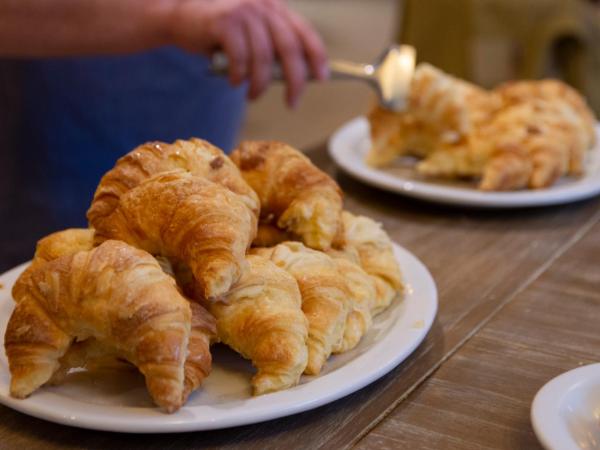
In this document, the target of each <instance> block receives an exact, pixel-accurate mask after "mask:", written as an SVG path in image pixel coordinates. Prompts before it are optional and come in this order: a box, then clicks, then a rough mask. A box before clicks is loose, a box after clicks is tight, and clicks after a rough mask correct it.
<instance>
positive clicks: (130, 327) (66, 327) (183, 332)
mask: <svg viewBox="0 0 600 450" xmlns="http://www.w3.org/2000/svg"><path fill="white" fill-rule="evenodd" d="M199 312H201V310H199V309H196V313H199ZM206 314H207V313H206ZM201 321H202V323H203V324H204V323H210V319H209V318H207V319H206V320H204V319H202V320H201ZM203 327H204V325H202V326H200V325H198V326H196V330H195V333H205V334H207V335H208V336H207V337H206V339H205V338H202V340H203V341H205V340H207V339H210V336H209V335H210V330H209V329H208V328H210V326H207V327H206V328H207V329H204V328H203ZM197 337H198V336H197V335H196V337H194V336H193V335H192V307H191V306H190V303H189V302H188V301H187V300H186V299H185V298H184V297H182V296H181V294H180V293H179V291H178V289H177V287H176V284H175V281H174V280H173V279H172V278H171V277H169V276H168V275H166V274H165V273H164V272H163V271H162V269H161V268H160V266H159V265H158V263H157V262H156V260H155V259H154V258H153V257H152V256H151V255H149V254H148V253H146V252H144V251H142V250H138V249H135V248H133V247H131V246H129V245H127V244H125V243H123V242H118V241H107V242H105V243H103V244H102V245H100V246H99V247H98V248H95V249H93V250H90V251H81V252H78V253H75V254H71V255H67V256H62V257H60V258H58V259H55V260H53V261H49V262H47V263H46V264H44V265H43V266H41V267H40V268H39V269H37V270H35V271H34V272H33V273H32V275H31V277H30V282H29V283H28V286H27V290H26V291H25V292H24V295H23V297H22V298H19V299H18V300H17V304H16V307H15V310H14V311H13V314H12V315H11V317H10V320H9V322H8V326H7V329H6V335H5V341H4V342H5V349H6V355H7V357H8V362H9V367H10V372H11V376H12V378H11V385H10V392H11V395H13V396H15V397H18V398H23V397H26V396H28V395H29V394H31V393H32V392H33V391H35V390H36V389H37V388H39V387H40V386H42V385H43V384H45V383H46V382H47V381H49V380H50V379H51V377H52V376H53V374H54V373H55V372H56V371H57V370H60V364H61V358H62V357H63V356H64V355H65V354H66V353H67V351H68V350H69V348H70V347H71V345H72V344H73V343H75V342H79V341H86V340H88V339H95V340H96V341H97V345H96V344H90V347H89V348H88V349H87V350H86V349H84V350H82V353H83V354H84V355H85V354H87V353H89V352H91V350H90V349H91V348H93V349H94V351H96V352H97V351H100V352H102V347H104V348H105V349H110V351H109V352H108V354H109V357H111V356H114V355H118V357H119V358H122V359H124V360H127V361H129V362H130V363H132V364H133V365H135V366H136V367H137V368H138V369H139V370H140V372H141V373H142V374H143V375H144V376H145V379H146V386H147V388H148V391H149V392H150V395H151V396H152V399H153V400H154V401H155V403H156V404H157V405H159V406H161V407H163V408H164V409H165V410H166V411H168V412H173V411H175V410H177V409H178V408H179V407H180V406H181V405H182V404H183V403H184V402H185V400H186V396H187V393H188V392H187V391H188V390H191V389H192V388H193V387H194V386H197V384H198V383H199V381H201V380H202V379H203V378H204V376H205V374H206V372H207V371H208V367H209V366H210V354H209V353H208V349H207V348H203V346H202V345H196V344H198V342H197V339H196V342H194V346H192V345H191V344H192V342H193V341H194V339H195V338H197ZM78 350H79V349H77V350H76V351H78ZM199 350H203V351H205V352H206V353H205V354H203V355H197V354H193V353H194V352H197V351H199ZM188 352H190V353H192V354H193V355H192V357H191V358H190V357H188V356H187V354H188ZM73 355H75V353H74V354H72V356H73ZM186 358H187V359H188V360H190V359H191V361H192V363H191V364H189V365H188V366H187V367H186V369H187V370H189V371H190V373H189V374H188V376H186V374H185V371H184V365H185V363H186ZM68 359H69V358H66V360H63V361H62V363H63V364H65V363H66V364H68V363H69V362H68ZM186 380H189V381H188V388H189V389H186V386H185V382H186Z"/></svg>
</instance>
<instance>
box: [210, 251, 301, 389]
mask: <svg viewBox="0 0 600 450" xmlns="http://www.w3.org/2000/svg"><path fill="white" fill-rule="evenodd" d="M248 263H249V269H248V270H247V271H246V272H245V273H244V274H243V275H242V278H241V279H240V280H239V281H238V282H237V283H236V284H235V285H234V286H233V287H232V289H231V291H230V292H229V293H228V294H227V296H226V299H225V302H215V303H211V304H209V305H208V308H209V310H210V312H212V313H213V314H214V316H215V318H216V320H217V330H218V336H219V340H220V341H221V342H223V343H224V344H226V345H228V346H229V347H231V348H233V349H234V350H235V351H236V352H238V353H240V354H241V355H242V356H243V357H244V358H247V359H249V360H251V361H252V364H253V365H254V366H255V367H256V369H257V372H256V375H255V376H254V377H253V378H252V387H253V392H254V395H260V394H265V393H267V392H273V391H279V390H281V389H286V388H288V387H291V386H294V385H296V384H298V380H299V379H300V375H302V372H303V371H304V369H305V368H306V364H307V362H308V351H307V348H306V339H307V335H308V323H307V320H306V318H305V317H304V314H303V313H302V309H301V306H302V300H301V297H300V291H299V289H298V285H297V283H296V281H295V280H294V278H293V277H292V276H291V275H290V274H288V273H287V272H286V271H285V270H283V269H280V268H279V267H277V266H276V265H275V264H273V263H272V262H270V261H269V260H267V259H266V258H264V257H262V256H259V255H249V256H248Z"/></svg>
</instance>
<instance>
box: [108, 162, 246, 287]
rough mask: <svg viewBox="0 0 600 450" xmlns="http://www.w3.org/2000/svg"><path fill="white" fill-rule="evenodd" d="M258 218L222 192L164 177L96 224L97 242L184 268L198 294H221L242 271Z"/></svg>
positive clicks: (179, 175)
mask: <svg viewBox="0 0 600 450" xmlns="http://www.w3.org/2000/svg"><path fill="white" fill-rule="evenodd" d="M255 234H256V217H255V216H254V215H253V214H252V212H250V210H249V209H248V208H247V207H246V206H245V205H244V203H243V202H242V201H241V200H240V196H238V195H236V194H233V193H232V192H230V191H228V190H227V189H225V188H223V187H222V186H220V185H218V184H215V183H213V182H211V181H208V180H205V179H202V178H198V177H194V176H192V175H190V174H189V173H186V172H184V171H181V170H179V171H172V172H165V173H163V174H159V175H156V176H154V177H152V178H149V179H148V180H145V181H143V182H142V183H141V184H140V185H139V186H137V187H136V188H134V189H132V190H130V191H128V192H126V193H125V194H123V195H122V196H121V197H120V199H119V203H118V205H117V207H116V208H115V209H114V211H113V212H112V213H111V214H110V215H109V216H107V217H106V218H105V219H104V220H102V221H101V222H98V223H96V239H97V240H99V241H101V240H104V239H120V240H123V241H125V242H127V243H129V244H131V245H133V246H135V247H138V248H141V249H144V250H146V251H148V252H150V253H152V254H160V255H163V256H166V257H168V258H172V259H175V260H181V261H182V262H184V263H185V264H187V265H188V266H189V267H190V268H191V270H192V273H193V274H194V277H195V278H196V280H197V281H198V285H199V289H200V294H201V295H202V297H204V298H206V299H215V298H218V297H220V296H222V295H223V294H225V293H226V292H227V291H228V290H229V288H230V287H231V285H233V283H235V282H236V281H237V280H238V279H239V277H240V276H241V274H242V271H243V270H244V269H245V265H246V260H245V258H244V256H245V254H246V250H247V249H248V247H249V246H250V244H251V242H252V239H253V238H254V236H255Z"/></svg>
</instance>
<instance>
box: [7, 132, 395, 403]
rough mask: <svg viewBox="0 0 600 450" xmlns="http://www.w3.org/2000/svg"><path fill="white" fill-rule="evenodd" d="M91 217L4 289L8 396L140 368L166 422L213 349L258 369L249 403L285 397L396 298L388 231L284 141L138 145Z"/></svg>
mask: <svg viewBox="0 0 600 450" xmlns="http://www.w3.org/2000/svg"><path fill="white" fill-rule="evenodd" d="M87 217H88V220H89V224H90V228H89V229H69V230H65V231H61V232H57V233H54V234H52V235H49V236H47V237H45V238H43V239H41V240H40V241H39V242H38V245H37V248H36V252H35V256H34V259H33V261H32V264H31V265H30V266H29V267H28V268H27V269H26V270H25V271H24V272H23V273H22V275H21V276H20V278H19V279H18V280H17V282H16V283H15V285H14V287H13V297H14V299H15V302H16V307H15V310H14V312H13V314H12V316H11V318H10V321H9V323H8V327H7V330H6V335H5V348H6V354H7V356H8V361H9V366H10V372H11V376H12V378H11V387H10V390H11V394H12V395H13V396H15V397H18V398H24V397H26V396H28V395H29V394H31V393H32V392H33V391H35V390H36V389H37V388H39V387H40V386H42V385H44V384H46V383H59V382H61V381H62V380H63V379H64V378H65V376H66V374H67V373H68V372H69V370H70V369H72V368H86V369H89V370H92V369H96V368H107V367H116V366H122V365H126V366H131V365H133V366H135V367H136V368H137V369H138V370H139V371H140V372H141V373H142V374H143V376H144V377H145V380H146V386H147V389H148V392H149V393H150V395H151V397H152V399H153V400H154V402H155V403H156V404H157V405H159V406H160V407H162V408H163V409H164V410H166V411H167V412H173V411H176V410H177V409H179V408H180V407H181V406H182V405H183V404H184V403H185V402H186V400H187V398H188V396H189V395H190V393H191V392H193V391H194V390H195V389H197V388H198V387H199V386H200V384H201V383H202V381H203V379H204V378H205V377H207V376H208V374H209V372H210V369H211V363H212V360H211V354H210V345H211V344H213V343H215V342H222V343H224V344H226V345H228V346H229V347H231V348H232V349H233V350H235V351H236V352H238V353H239V354H240V355H242V356H243V357H244V358H247V359H249V360H251V362H252V364H253V365H254V366H255V368H256V374H255V375H254V377H253V378H252V381H251V383H252V387H253V392H254V394H255V395H258V394H264V393H267V392H273V391H277V390H281V389H285V388H288V387H290V386H293V385H295V384H297V383H298V382H299V379H300V376H301V375H302V374H303V373H304V374H309V375H316V374H318V373H319V372H320V371H321V369H322V368H323V366H324V364H325V363H326V361H327V359H328V358H329V356H330V355H331V354H333V353H340V352H345V351H347V350H350V349H352V348H353V347H355V346H356V345H357V344H358V342H359V341H360V339H361V337H362V336H363V335H364V334H365V333H366V332H367V330H368V329H369V327H370V326H371V323H372V318H373V316H374V315H375V314H378V313H380V312H381V311H383V310H384V309H385V308H386V307H388V306H389V305H390V303H391V302H392V301H393V300H394V299H397V298H398V297H399V294H400V293H401V291H402V281H401V275H400V271H399V268H398V265H397V263H396V260H395V258H394V255H393V251H392V245H391V241H390V239H389V237H388V236H387V235H386V233H385V232H384V231H383V230H382V228H381V226H380V225H379V224H378V223H376V222H374V221H373V220H371V219H369V218H367V217H362V216H355V215H353V214H351V213H349V212H347V211H344V210H343V203H342V192H341V190H340V188H339V187H338V185H337V184H336V183H335V181H333V180H332V179H331V178H330V177H329V176H328V175H326V174H325V173H324V172H322V171H321V170H319V169H318V168H316V167H315V166H314V165H313V164H312V163H311V162H310V160H309V159H308V158H307V157H305V156H304V155H303V154H302V153H300V152H298V151H297V150H295V149H293V148H291V147H289V146H287V145H285V144H283V143H279V142H262V141H261V142H244V143H242V144H241V145H240V147H239V148H238V149H236V150H235V151H234V152H233V153H232V154H231V157H228V156H226V155H225V154H224V153H223V152H222V151H221V150H220V149H218V148H216V147H215V146H213V145H211V144H209V143H208V142H206V141H203V140H200V139H191V140H189V141H183V140H179V141H176V142H174V143H173V144H165V143H159V142H153V143H147V144H144V145H142V146H140V147H138V148H136V149H134V150H133V151H131V152H130V153H129V154H127V155H125V156H124V157H122V158H121V159H119V160H118V161H117V163H116V165H115V167H114V168H113V169H111V170H110V171H109V172H107V173H106V174H105V175H104V177H103V178H102V179H101V181H100V184H99V186H98V188H97V190H96V193H95V195H94V199H93V201H92V204H91V207H90V208H89V210H88V213H87Z"/></svg>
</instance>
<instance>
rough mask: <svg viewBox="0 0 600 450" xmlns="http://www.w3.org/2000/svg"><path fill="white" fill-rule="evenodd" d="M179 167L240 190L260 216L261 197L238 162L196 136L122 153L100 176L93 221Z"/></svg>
mask: <svg viewBox="0 0 600 450" xmlns="http://www.w3.org/2000/svg"><path fill="white" fill-rule="evenodd" d="M177 169H181V170H185V171H186V172H189V173H190V174H191V175H194V176H198V177H201V178H205V179H207V180H209V181H213V182H215V183H217V184H220V185H222V186H223V187H226V188H227V189H229V190H230V191H231V192H234V193H236V194H238V195H239V196H240V197H241V200H242V201H243V203H244V204H245V205H246V206H247V207H248V208H249V209H250V210H251V211H252V212H253V213H254V214H255V215H256V216H257V217H258V214H259V210H260V205H259V202H258V197H257V195H256V193H255V192H254V191H253V190H252V189H251V188H250V186H248V184H247V183H246V182H245V181H244V179H243V178H242V176H241V174H240V171H239V170H238V168H237V167H236V166H235V164H233V163H232V162H231V160H230V159H229V158H228V157H227V156H226V155H225V154H224V153H223V151H222V150H221V149H219V148H217V147H215V146H214V145H212V144H210V143H209V142H207V141H204V140H202V139H197V138H192V139H190V140H188V141H184V140H177V141H175V142H174V143H172V144H166V143H164V142H147V143H146V144H142V145H140V146H139V147H137V148H135V149H134V150H132V151H131V152H129V153H128V154H126V155H125V156H123V157H121V158H120V159H119V160H118V161H117V163H116V164H115V167H114V168H112V169H111V170H109V171H108V172H107V173H106V174H105V175H104V176H103V177H102V179H101V180H100V184H99V185H98V188H97V189H96V193H95V194H94V199H93V201H92V205H91V207H90V209H89V211H88V213H87V216H88V220H89V222H90V224H92V226H93V227H97V225H98V224H99V223H100V222H102V221H103V220H105V219H106V217H108V216H110V215H111V213H112V212H113V211H114V209H115V208H116V207H117V206H118V204H119V199H120V198H121V196H122V195H123V194H125V193H126V192H128V191H130V190H131V189H133V188H135V187H136V186H138V185H139V184H140V183H141V182H142V181H144V180H146V179H148V178H150V177H152V176H153V175H156V174H159V173H162V172H170V171H172V170H177Z"/></svg>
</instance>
